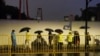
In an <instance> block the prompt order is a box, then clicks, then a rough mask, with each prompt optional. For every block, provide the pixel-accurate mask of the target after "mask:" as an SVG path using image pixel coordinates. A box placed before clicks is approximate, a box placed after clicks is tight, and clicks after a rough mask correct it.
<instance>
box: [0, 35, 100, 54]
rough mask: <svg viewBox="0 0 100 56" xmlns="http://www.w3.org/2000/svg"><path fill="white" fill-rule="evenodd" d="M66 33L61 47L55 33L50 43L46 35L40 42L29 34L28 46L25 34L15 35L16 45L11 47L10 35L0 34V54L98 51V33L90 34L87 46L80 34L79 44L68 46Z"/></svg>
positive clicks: (99, 40) (99, 38)
mask: <svg viewBox="0 0 100 56" xmlns="http://www.w3.org/2000/svg"><path fill="white" fill-rule="evenodd" d="M66 38H67V35H63V45H62V48H61V47H60V46H58V44H57V42H56V35H54V36H53V40H52V42H51V43H52V44H51V45H50V44H49V41H48V35H42V42H41V43H38V42H37V35H30V43H29V45H30V47H29V46H27V47H25V39H26V36H25V35H16V43H17V46H16V48H15V50H13V48H12V41H11V36H9V35H0V54H8V55H11V54H45V53H53V54H55V53H81V52H84V53H85V52H96V51H99V50H100V49H99V47H100V45H99V43H100V35H95V36H94V35H91V41H90V42H89V45H90V46H89V47H85V36H84V35H80V45H79V46H74V44H72V46H71V47H68V46H67V44H68V42H67V41H66Z"/></svg>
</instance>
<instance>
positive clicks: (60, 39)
mask: <svg viewBox="0 0 100 56" xmlns="http://www.w3.org/2000/svg"><path fill="white" fill-rule="evenodd" d="M57 31H58V32H57V33H58V35H57V50H58V51H60V50H62V49H63V35H62V33H63V31H62V30H57ZM56 56H62V53H58V54H56Z"/></svg>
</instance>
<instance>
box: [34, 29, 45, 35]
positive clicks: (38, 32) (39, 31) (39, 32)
mask: <svg viewBox="0 0 100 56" xmlns="http://www.w3.org/2000/svg"><path fill="white" fill-rule="evenodd" d="M42 32H43V31H41V30H38V31H35V32H34V33H37V34H41V33H42Z"/></svg>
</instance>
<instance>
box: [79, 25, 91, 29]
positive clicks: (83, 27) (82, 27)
mask: <svg viewBox="0 0 100 56" xmlns="http://www.w3.org/2000/svg"><path fill="white" fill-rule="evenodd" d="M85 28H86V26H81V27H80V29H85ZM89 28H90V27H87V29H89Z"/></svg>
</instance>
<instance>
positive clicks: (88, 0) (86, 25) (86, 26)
mask: <svg viewBox="0 0 100 56" xmlns="http://www.w3.org/2000/svg"><path fill="white" fill-rule="evenodd" d="M90 1H92V0H86V15H85V48H86V35H87V32H88V31H87V28H88V20H87V19H88V17H87V16H88V4H89V2H90Z"/></svg>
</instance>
